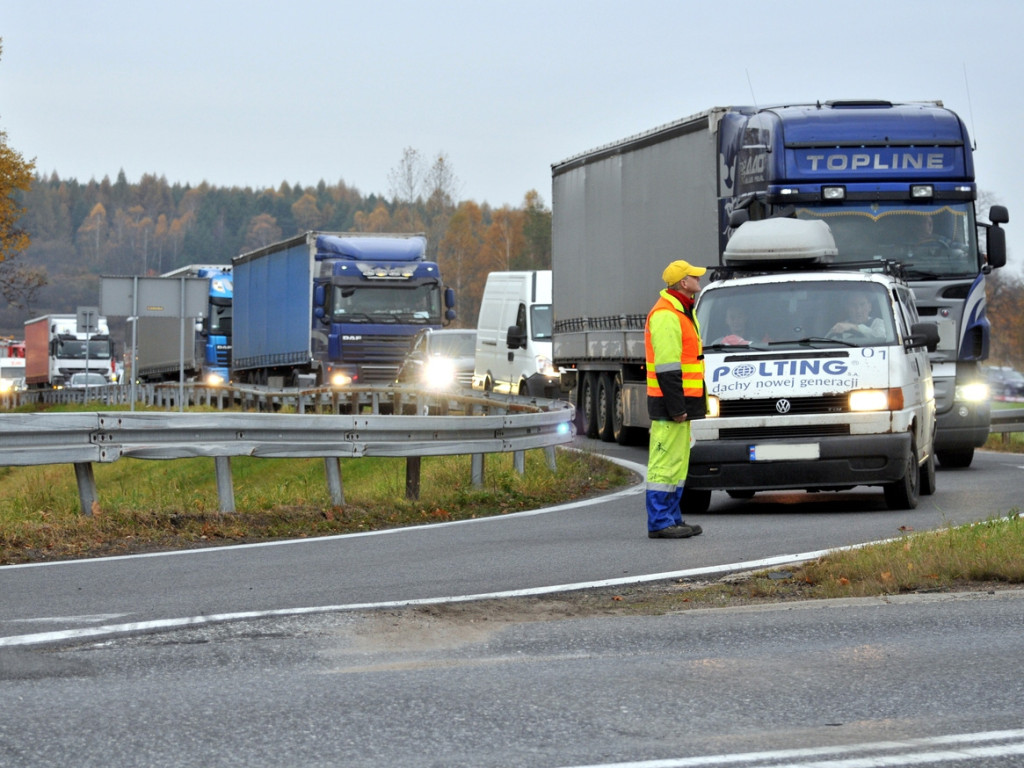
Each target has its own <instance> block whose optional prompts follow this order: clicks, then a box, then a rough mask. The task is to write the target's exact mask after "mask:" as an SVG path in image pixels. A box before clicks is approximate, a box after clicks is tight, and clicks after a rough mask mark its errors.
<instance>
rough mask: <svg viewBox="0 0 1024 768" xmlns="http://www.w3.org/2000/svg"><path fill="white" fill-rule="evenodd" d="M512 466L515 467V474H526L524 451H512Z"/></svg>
mask: <svg viewBox="0 0 1024 768" xmlns="http://www.w3.org/2000/svg"><path fill="white" fill-rule="evenodd" d="M512 466H513V467H515V470H516V474H519V475H525V474H526V451H512Z"/></svg>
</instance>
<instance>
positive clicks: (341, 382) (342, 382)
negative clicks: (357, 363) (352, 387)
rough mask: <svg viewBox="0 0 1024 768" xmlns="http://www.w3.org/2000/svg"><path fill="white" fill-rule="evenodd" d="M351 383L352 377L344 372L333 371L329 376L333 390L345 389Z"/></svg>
mask: <svg viewBox="0 0 1024 768" xmlns="http://www.w3.org/2000/svg"><path fill="white" fill-rule="evenodd" d="M351 383H352V377H351V376H349V375H348V374H347V373H345V372H344V371H334V372H333V373H332V374H331V386H332V387H334V388H335V389H341V388H343V387H347V386H348V385H349V384H351Z"/></svg>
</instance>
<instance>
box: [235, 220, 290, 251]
mask: <svg viewBox="0 0 1024 768" xmlns="http://www.w3.org/2000/svg"><path fill="white" fill-rule="evenodd" d="M280 239H281V228H280V227H279V226H277V220H276V219H275V218H274V217H273V216H271V215H270V214H269V213H261V214H259V215H258V216H253V217H252V218H251V219H250V220H249V227H248V228H247V229H246V231H245V241H244V247H245V250H246V251H255V250H256V249H258V248H263V247H265V246H267V245H270V244H271V243H276V242H277V241H278V240H280Z"/></svg>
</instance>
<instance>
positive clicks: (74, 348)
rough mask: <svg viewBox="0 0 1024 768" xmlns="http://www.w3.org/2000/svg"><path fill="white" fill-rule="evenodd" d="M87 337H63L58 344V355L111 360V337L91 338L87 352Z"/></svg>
mask: <svg viewBox="0 0 1024 768" xmlns="http://www.w3.org/2000/svg"><path fill="white" fill-rule="evenodd" d="M85 344H86V342H85V339H61V340H60V342H59V344H58V346H57V357H63V358H64V359H65V360H85V358H86V357H88V358H89V359H90V360H109V359H110V339H90V340H89V349H88V354H86V347H85Z"/></svg>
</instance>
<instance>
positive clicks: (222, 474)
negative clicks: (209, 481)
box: [213, 456, 235, 514]
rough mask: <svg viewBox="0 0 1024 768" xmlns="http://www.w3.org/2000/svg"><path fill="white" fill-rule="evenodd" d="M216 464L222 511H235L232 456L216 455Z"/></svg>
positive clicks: (218, 495)
mask: <svg viewBox="0 0 1024 768" xmlns="http://www.w3.org/2000/svg"><path fill="white" fill-rule="evenodd" d="M213 461H214V464H215V465H216V468H217V498H218V500H219V502H220V511H221V512H222V513H225V514H227V513H231V512H234V511H235V487H234V484H233V483H232V482H231V457H230V456H214V458H213Z"/></svg>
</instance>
